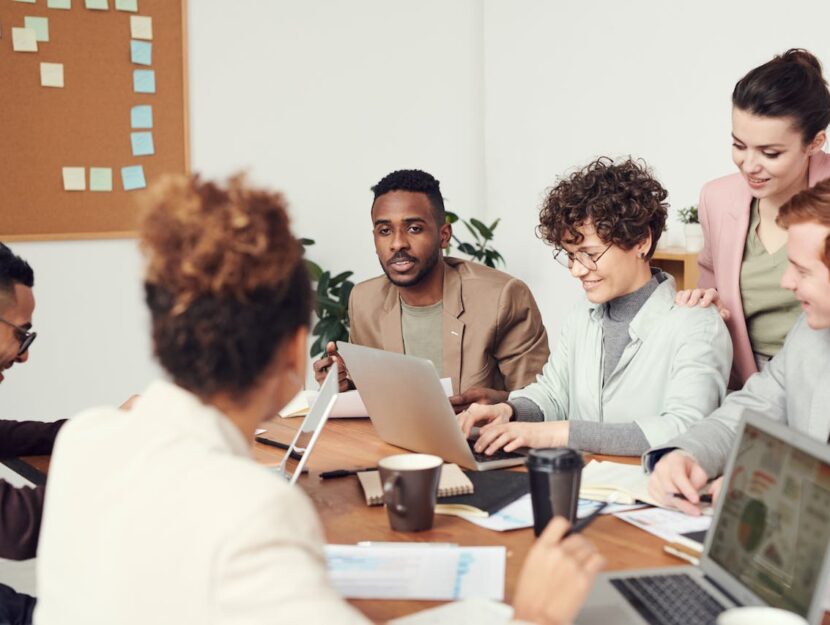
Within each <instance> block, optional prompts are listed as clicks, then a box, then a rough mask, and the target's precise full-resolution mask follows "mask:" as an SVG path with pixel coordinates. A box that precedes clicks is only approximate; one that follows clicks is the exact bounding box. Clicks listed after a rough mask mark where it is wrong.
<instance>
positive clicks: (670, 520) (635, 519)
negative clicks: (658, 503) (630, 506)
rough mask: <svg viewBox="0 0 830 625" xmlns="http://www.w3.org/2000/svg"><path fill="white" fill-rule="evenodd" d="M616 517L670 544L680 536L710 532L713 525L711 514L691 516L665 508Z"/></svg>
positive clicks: (636, 511)
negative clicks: (704, 531)
mask: <svg viewBox="0 0 830 625" xmlns="http://www.w3.org/2000/svg"><path fill="white" fill-rule="evenodd" d="M614 516H616V517H617V518H620V519H622V520H623V521H626V522H628V523H631V524H632V525H636V526H637V527H639V528H640V529H642V530H645V531H647V532H648V533H649V534H654V535H655V536H657V537H658V538H662V539H663V540H665V541H667V542H670V543H671V542H676V541H677V539H678V537H679V536H680V534H687V533H689V532H700V531H703V530H708V529H709V526H711V525H712V516H711V515H709V514H704V515H701V516H691V515H689V514H684V513H682V512H678V511H676V510H666V509H665V508H645V509H643V510H634V511H633V512H620V513H618V514H616V515H614Z"/></svg>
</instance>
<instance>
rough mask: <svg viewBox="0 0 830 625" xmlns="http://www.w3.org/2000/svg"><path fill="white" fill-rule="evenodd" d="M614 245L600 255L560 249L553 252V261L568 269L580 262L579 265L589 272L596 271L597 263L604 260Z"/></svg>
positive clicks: (610, 245)
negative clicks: (601, 259) (606, 253)
mask: <svg viewBox="0 0 830 625" xmlns="http://www.w3.org/2000/svg"><path fill="white" fill-rule="evenodd" d="M613 245H614V244H613V243H611V244H609V245H608V247H606V248H605V249H604V250H602V251H601V252H599V253H598V254H597V253H595V254H591V253H589V252H585V251H583V250H579V251H577V252H568V251H567V250H565V249H563V248H561V247H560V248H559V249H556V250H553V260H555V261H556V262H557V263H559V264H560V265H562V266H563V267H566V268H568V269H570V268H571V267H573V266H574V261H578V262H579V264H580V265H582V266H583V267H585V269H587V270H588V271H596V269H597V262H599V259H600V258H602V257H603V256H604V255H605V252H607V251H608V250H610V249H611V247H612V246H613Z"/></svg>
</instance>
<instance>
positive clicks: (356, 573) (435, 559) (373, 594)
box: [325, 543, 506, 601]
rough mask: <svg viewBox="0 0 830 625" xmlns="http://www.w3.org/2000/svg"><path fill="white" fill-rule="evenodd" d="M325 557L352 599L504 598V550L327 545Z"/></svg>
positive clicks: (340, 587) (343, 592)
mask: <svg viewBox="0 0 830 625" xmlns="http://www.w3.org/2000/svg"><path fill="white" fill-rule="evenodd" d="M325 555H326V566H327V568H328V573H329V579H330V580H331V583H332V585H333V586H334V587H335V588H336V589H337V590H338V591H339V592H340V594H341V595H343V596H344V597H346V598H348V599H424V600H434V601H449V600H455V599H465V598H467V597H484V598H486V599H495V600H496V601H501V600H502V599H503V598H504V567H505V557H506V550H505V548H504V547H458V546H455V545H442V544H438V543H386V544H382V545H380V546H377V545H370V546H358V545H326V550H325Z"/></svg>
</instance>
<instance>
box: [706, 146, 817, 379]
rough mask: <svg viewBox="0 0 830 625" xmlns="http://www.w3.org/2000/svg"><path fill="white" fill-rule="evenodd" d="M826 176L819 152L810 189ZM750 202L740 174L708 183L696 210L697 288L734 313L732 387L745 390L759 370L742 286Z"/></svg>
mask: <svg viewBox="0 0 830 625" xmlns="http://www.w3.org/2000/svg"><path fill="white" fill-rule="evenodd" d="M825 178H830V154H826V153H824V152H819V153H818V154H816V155H815V156H813V157H811V158H810V166H809V171H808V174H807V182H808V184H809V185H810V186H811V187H812V186H813V185H814V184H816V183H817V182H819V181H820V180H824V179H825ZM751 203H752V194H751V193H750V189H749V186H748V185H747V184H746V181H745V180H744V179H743V177H742V176H741V174H739V173H738V174H731V175H729V176H724V177H723V178H718V179H716V180H712V181H711V182H707V183H706V184H705V185H704V187H703V189H702V190H701V192H700V204H699V206H698V211H699V214H700V224H701V226H702V227H703V239H704V245H703V249H702V250H701V251H700V255H699V256H698V265H700V281H699V282H698V287H700V288H707V289H708V288H711V287H714V288H716V289H717V290H718V293H719V295H720V299H721V302H723V305H724V306H725V307H726V308H728V309H729V311H730V313H731V317H730V319H729V321H727V322H726V325H727V326H728V327H729V334H731V335H732V347H733V352H734V357H733V361H732V376H731V379H730V381H729V387H730V388H740V387H742V386H743V385H744V382H746V380H747V378H748V377H749V376H750V375H752V374H753V373H755V372H756V371H758V369H757V367H756V366H755V358H754V356H753V355H752V347H751V345H750V342H749V333H748V331H747V328H746V319H745V318H744V308H743V303H742V302H741V283H740V279H741V263H742V262H743V256H744V246H745V245H746V235H747V230H748V229H749V207H750V204H751Z"/></svg>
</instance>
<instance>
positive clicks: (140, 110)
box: [130, 104, 153, 128]
mask: <svg viewBox="0 0 830 625" xmlns="http://www.w3.org/2000/svg"><path fill="white" fill-rule="evenodd" d="M130 125H131V126H132V127H133V128H152V127H153V107H152V106H150V105H149V104H142V105H139V106H134V107H133V108H131V109H130Z"/></svg>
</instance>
